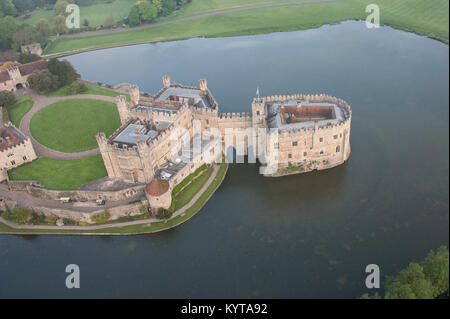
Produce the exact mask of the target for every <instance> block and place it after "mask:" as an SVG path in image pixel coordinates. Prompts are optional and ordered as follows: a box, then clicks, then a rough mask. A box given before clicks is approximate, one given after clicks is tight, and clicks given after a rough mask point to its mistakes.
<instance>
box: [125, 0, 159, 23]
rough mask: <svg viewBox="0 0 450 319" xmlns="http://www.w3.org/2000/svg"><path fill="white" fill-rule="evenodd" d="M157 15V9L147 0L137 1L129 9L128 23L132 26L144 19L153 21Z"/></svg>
mask: <svg viewBox="0 0 450 319" xmlns="http://www.w3.org/2000/svg"><path fill="white" fill-rule="evenodd" d="M157 15H158V10H157V9H156V7H155V6H154V5H153V4H151V3H150V2H149V1H138V2H136V4H135V5H133V6H132V7H131V9H130V13H129V15H128V23H129V24H130V26H132V27H134V26H136V25H138V24H140V23H142V22H144V21H149V22H150V21H153V20H154V19H155V18H156V16H157Z"/></svg>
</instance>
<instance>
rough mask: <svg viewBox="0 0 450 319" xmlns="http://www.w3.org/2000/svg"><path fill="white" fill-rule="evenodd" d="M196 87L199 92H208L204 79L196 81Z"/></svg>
mask: <svg viewBox="0 0 450 319" xmlns="http://www.w3.org/2000/svg"><path fill="white" fill-rule="evenodd" d="M198 87H199V88H200V90H201V91H207V90H208V84H207V82H206V79H200V80H198Z"/></svg>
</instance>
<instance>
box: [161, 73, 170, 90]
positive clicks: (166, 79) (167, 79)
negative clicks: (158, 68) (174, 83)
mask: <svg viewBox="0 0 450 319" xmlns="http://www.w3.org/2000/svg"><path fill="white" fill-rule="evenodd" d="M162 81H163V85H164V87H165V88H166V89H167V88H169V87H170V76H168V75H164V76H163V77H162Z"/></svg>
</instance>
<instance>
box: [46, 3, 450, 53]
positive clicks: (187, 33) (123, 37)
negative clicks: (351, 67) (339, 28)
mask: <svg viewBox="0 0 450 319" xmlns="http://www.w3.org/2000/svg"><path fill="white" fill-rule="evenodd" d="M371 3H374V1H373V0H338V1H336V2H327V3H309V4H302V5H292V6H280V7H270V8H259V9H251V10H246V11H240V12H232V13H225V14H220V15H215V16H207V17H202V18H197V19H193V20H189V21H182V22H177V23H173V24H168V25H162V26H157V27H154V28H149V29H137V30H131V31H127V32H120V33H111V34H105V35H96V36H91V37H79V38H61V39H58V40H55V41H54V42H52V43H51V44H50V45H49V47H48V48H47V49H46V51H45V54H50V55H51V54H63V53H74V52H81V51H87V50H93V49H101V48H106V47H114V46H120V45H129V44H136V43H145V42H154V41H171V40H179V39H187V38H191V37H203V36H204V37H221V36H236V35H248V34H259V33H270V32H277V31H293V30H301V29H309V28H316V27H319V26H321V25H323V24H333V23H339V22H341V21H345V20H365V19H366V17H367V15H368V14H367V13H366V12H365V8H366V6H367V5H368V4H371ZM376 3H377V4H378V5H379V7H380V19H381V21H380V22H381V24H383V25H390V26H393V27H395V28H398V29H402V30H407V31H411V32H415V33H417V34H421V35H427V36H430V37H433V38H436V39H439V40H441V41H443V42H445V43H448V32H449V31H448V22H449V14H448V9H449V2H448V1H447V0H433V1H427V0H410V1H405V0H378V1H376Z"/></svg>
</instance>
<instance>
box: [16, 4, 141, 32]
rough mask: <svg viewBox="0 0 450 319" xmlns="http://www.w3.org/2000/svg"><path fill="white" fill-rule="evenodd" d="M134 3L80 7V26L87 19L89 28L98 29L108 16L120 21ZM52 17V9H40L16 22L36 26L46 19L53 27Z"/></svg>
mask: <svg viewBox="0 0 450 319" xmlns="http://www.w3.org/2000/svg"><path fill="white" fill-rule="evenodd" d="M135 2H136V0H114V1H113V2H111V3H98V4H94V5H91V6H81V7H80V18H81V19H80V20H81V21H80V24H83V22H84V20H85V19H87V20H88V21H89V26H90V27H98V26H100V25H102V24H103V23H104V21H105V19H106V18H107V17H109V16H112V17H114V19H115V20H116V21H121V20H123V19H124V18H126V17H127V16H128V13H129V12H130V8H131V6H132V5H133V4H134V3H135ZM53 16H54V13H53V9H41V10H36V11H33V12H31V13H30V16H29V17H28V18H26V16H25V15H23V16H20V17H18V18H17V20H18V21H19V22H20V23H28V24H30V25H36V24H37V23H38V22H39V20H40V19H47V21H48V23H49V24H50V26H52V27H53V26H54V24H53Z"/></svg>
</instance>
